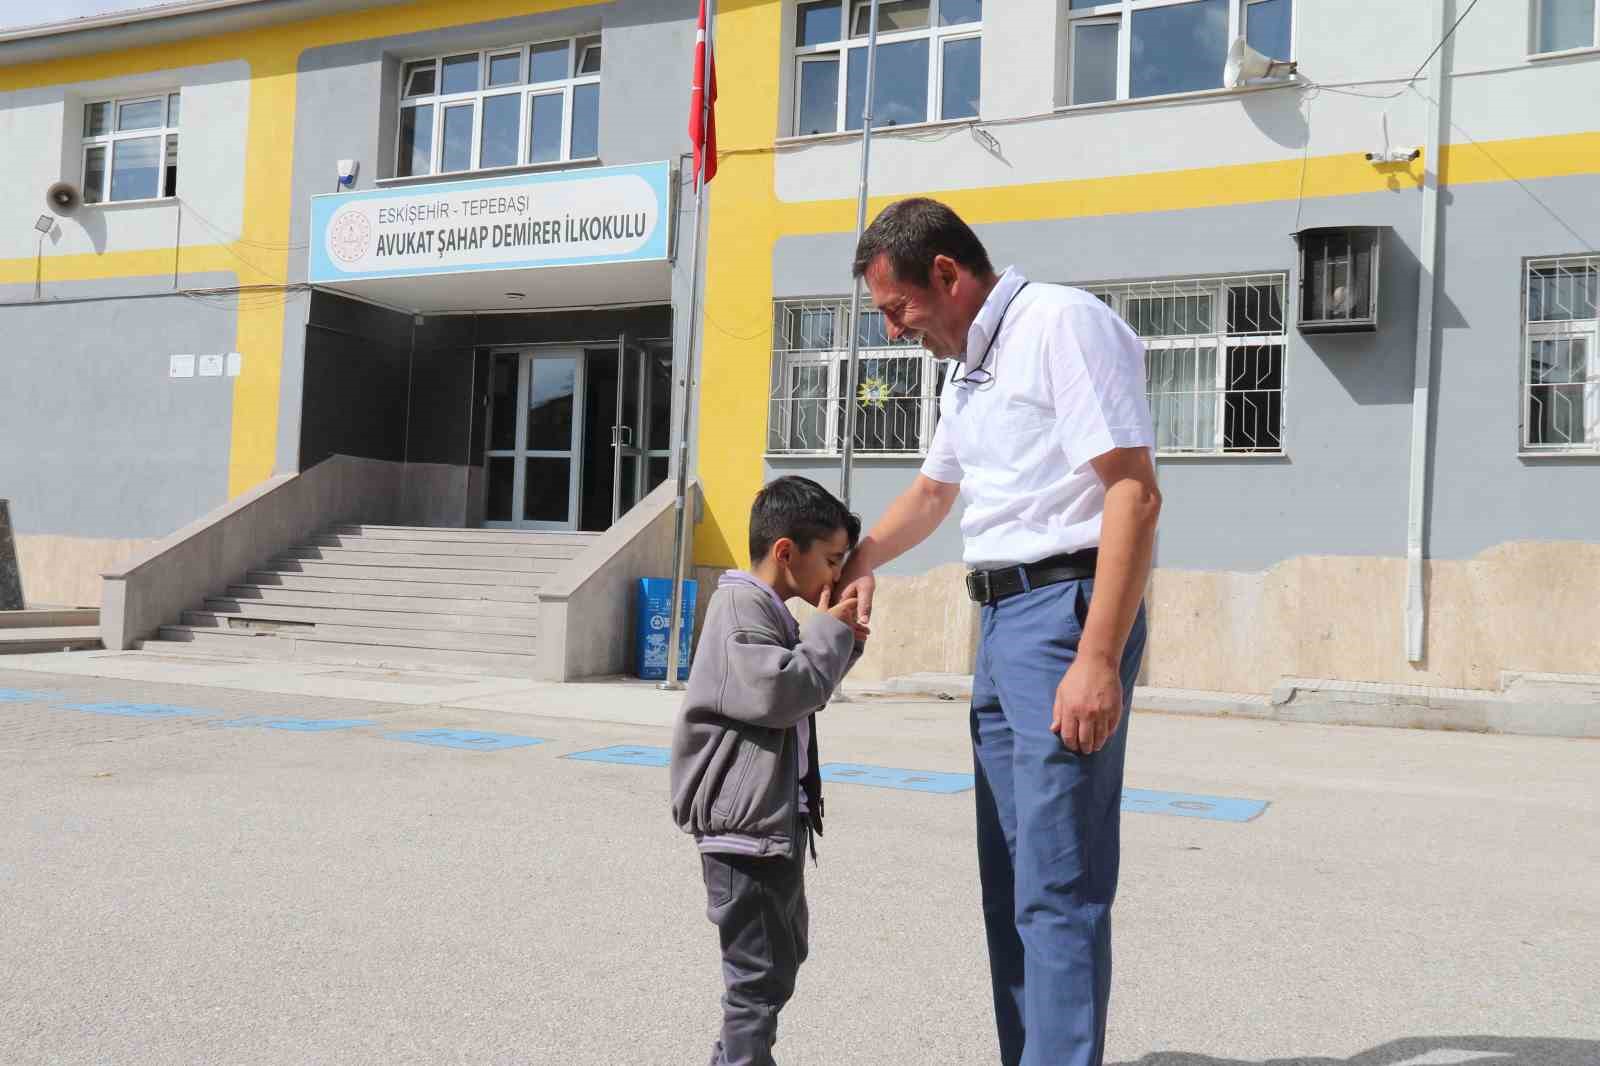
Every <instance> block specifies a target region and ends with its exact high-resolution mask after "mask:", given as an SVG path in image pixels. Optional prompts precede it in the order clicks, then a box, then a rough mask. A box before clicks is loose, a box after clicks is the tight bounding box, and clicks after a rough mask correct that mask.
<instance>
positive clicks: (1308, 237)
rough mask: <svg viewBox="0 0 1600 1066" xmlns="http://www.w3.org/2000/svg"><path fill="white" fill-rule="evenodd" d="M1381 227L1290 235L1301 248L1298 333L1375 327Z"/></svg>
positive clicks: (1334, 228) (1367, 330)
mask: <svg viewBox="0 0 1600 1066" xmlns="http://www.w3.org/2000/svg"><path fill="white" fill-rule="evenodd" d="M1385 229H1387V227H1384V226H1324V227H1320V228H1317V229H1303V230H1301V231H1300V232H1299V233H1296V234H1295V235H1294V237H1295V240H1296V241H1297V242H1298V243H1299V245H1300V300H1299V306H1300V310H1299V325H1300V332H1301V333H1371V332H1372V331H1374V330H1376V329H1377V328H1378V278H1379V272H1380V271H1379V266H1380V262H1381V260H1382V258H1383V256H1382V250H1383V233H1384V230H1385Z"/></svg>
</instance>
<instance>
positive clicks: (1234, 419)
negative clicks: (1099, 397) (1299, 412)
mask: <svg viewBox="0 0 1600 1066" xmlns="http://www.w3.org/2000/svg"><path fill="white" fill-rule="evenodd" d="M1287 282H1288V278H1287V275H1284V274H1253V275H1247V276H1243V277H1232V278H1197V279H1188V280H1168V281H1141V282H1131V283H1123V284H1119V285H1110V286H1105V285H1096V286H1090V287H1089V291H1090V292H1092V293H1094V294H1095V295H1096V296H1098V297H1099V298H1100V299H1102V300H1104V301H1105V302H1106V303H1107V304H1108V305H1109V306H1110V307H1111V309H1112V310H1114V311H1116V312H1117V313H1118V314H1119V315H1121V316H1122V317H1123V319H1124V320H1125V321H1126V322H1127V323H1128V325H1129V326H1131V327H1132V328H1133V331H1134V332H1135V333H1137V334H1138V335H1139V338H1140V339H1141V340H1142V341H1144V347H1145V378H1146V389H1147V391H1148V394H1149V397H1150V413H1151V417H1152V419H1153V420H1154V422H1155V431H1156V452H1157V454H1160V455H1221V454H1275V453H1281V452H1282V451H1283V369H1284V367H1283V364H1284V351H1285V349H1286V348H1287V345H1288V337H1287V333H1286V327H1285V322H1287V320H1288V319H1287V307H1286V306H1285V305H1286V302H1287V301H1286V292H1287Z"/></svg>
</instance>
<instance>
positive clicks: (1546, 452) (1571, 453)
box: [1517, 444, 1600, 462]
mask: <svg viewBox="0 0 1600 1066" xmlns="http://www.w3.org/2000/svg"><path fill="white" fill-rule="evenodd" d="M1517 458H1518V459H1521V460H1523V461H1527V460H1530V459H1532V460H1535V461H1540V460H1549V459H1554V460H1556V461H1558V462H1559V461H1560V460H1562V459H1585V460H1590V461H1593V460H1595V459H1600V444H1583V445H1575V446H1573V447H1570V448H1537V449H1535V448H1523V449H1521V450H1520V451H1518V452H1517Z"/></svg>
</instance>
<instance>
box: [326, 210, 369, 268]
mask: <svg viewBox="0 0 1600 1066" xmlns="http://www.w3.org/2000/svg"><path fill="white" fill-rule="evenodd" d="M371 246H372V223H371V222H369V221H367V215H366V212H364V211H362V210H360V209H359V208H351V209H348V210H345V211H341V212H339V213H338V214H337V215H335V216H333V221H331V222H329V223H328V254H329V255H331V256H333V257H334V258H335V259H337V260H339V262H341V263H354V262H356V261H357V260H360V259H364V258H366V255H367V250H368V249H369V248H370V247H371Z"/></svg>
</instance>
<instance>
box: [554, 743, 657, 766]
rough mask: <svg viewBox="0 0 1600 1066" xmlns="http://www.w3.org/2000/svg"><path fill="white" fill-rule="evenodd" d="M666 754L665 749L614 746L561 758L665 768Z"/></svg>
mask: <svg viewBox="0 0 1600 1066" xmlns="http://www.w3.org/2000/svg"><path fill="white" fill-rule="evenodd" d="M668 754H669V753H668V751H667V749H666V748H651V747H646V746H645V745H642V744H615V745H613V746H611V747H609V748H596V749H595V750H593V751H576V752H573V753H572V754H571V755H565V756H562V757H563V758H566V759H578V760H581V761H583V762H614V763H622V764H624V765H626V766H665V765H667V757H668Z"/></svg>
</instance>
